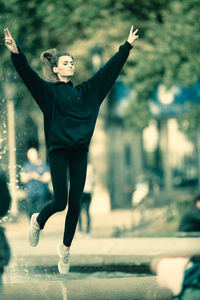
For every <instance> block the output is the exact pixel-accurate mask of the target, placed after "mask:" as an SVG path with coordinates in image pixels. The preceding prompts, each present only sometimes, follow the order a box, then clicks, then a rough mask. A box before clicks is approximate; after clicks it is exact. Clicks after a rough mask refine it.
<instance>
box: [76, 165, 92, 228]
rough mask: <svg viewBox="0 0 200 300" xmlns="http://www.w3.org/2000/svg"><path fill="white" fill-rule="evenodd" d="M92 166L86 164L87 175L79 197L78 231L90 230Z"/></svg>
mask: <svg viewBox="0 0 200 300" xmlns="http://www.w3.org/2000/svg"><path fill="white" fill-rule="evenodd" d="M94 176H95V174H94V167H93V165H92V164H91V163H88V165H87V175H86V181H85V186H84V191H83V194H82V198H81V212H80V215H79V231H80V232H86V233H90V231H91V216H90V204H91V200H92V193H93V189H94ZM83 214H85V216H86V227H85V230H84V229H83Z"/></svg>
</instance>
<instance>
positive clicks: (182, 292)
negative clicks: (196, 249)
mask: <svg viewBox="0 0 200 300" xmlns="http://www.w3.org/2000/svg"><path fill="white" fill-rule="evenodd" d="M151 269H152V271H153V272H155V273H156V275H157V277H156V278H157V282H158V284H159V285H160V286H161V287H163V288H167V289H169V290H170V291H171V292H172V294H173V296H174V299H179V300H197V299H200V253H190V254H189V253H176V254H171V255H169V256H168V257H160V258H155V259H153V260H152V263H151Z"/></svg>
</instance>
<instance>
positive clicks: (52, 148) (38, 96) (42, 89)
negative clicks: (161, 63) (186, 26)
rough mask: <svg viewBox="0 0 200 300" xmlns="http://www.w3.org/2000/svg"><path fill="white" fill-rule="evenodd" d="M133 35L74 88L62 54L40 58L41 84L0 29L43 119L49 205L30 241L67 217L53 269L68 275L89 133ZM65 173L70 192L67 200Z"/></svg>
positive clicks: (37, 217)
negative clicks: (53, 220)
mask: <svg viewBox="0 0 200 300" xmlns="http://www.w3.org/2000/svg"><path fill="white" fill-rule="evenodd" d="M137 31H138V30H137V29H136V30H135V31H133V26H132V27H131V30H130V33H129V36H128V39H127V41H126V42H125V43H124V44H123V45H122V46H120V48H119V51H118V52H117V53H116V54H115V55H114V56H113V57H112V58H111V59H110V60H109V61H108V62H107V63H106V64H105V65H104V66H103V67H102V68H101V69H100V70H99V71H97V72H96V73H95V74H94V75H93V76H92V78H90V79H89V80H87V81H84V82H82V83H81V84H79V85H77V86H74V85H73V84H72V82H71V77H73V74H74V70H75V66H74V58H73V56H72V55H71V54H69V53H68V52H66V51H57V50H56V49H49V50H47V51H45V52H43V53H42V54H41V60H42V63H43V68H44V75H45V79H46V81H44V80H43V79H41V78H40V77H39V76H38V75H37V73H35V72H34V71H33V70H32V68H31V67H30V66H29V64H28V62H27V60H26V57H25V56H24V54H23V53H22V51H21V49H19V48H18V47H17V46H16V43H15V41H14V40H13V38H12V36H11V34H10V32H9V30H8V28H6V29H4V33H5V45H6V47H7V48H8V49H9V50H10V52H11V57H12V61H13V64H14V66H15V68H16V70H17V72H18V73H19V75H20V77H21V79H22V80H23V82H24V83H25V85H26V86H27V88H28V89H29V91H30V93H31V95H32V96H33V98H34V99H35V100H36V102H37V104H38V105H39V107H40V109H41V110H42V112H43V114H44V129H45V138H46V145H47V151H48V155H49V161H50V169H51V178H52V183H53V189H54V200H53V201H52V202H51V203H49V204H47V205H46V206H45V207H44V208H43V209H42V211H41V212H40V213H39V214H33V216H32V218H31V222H30V230H29V241H30V244H31V245H32V246H36V245H37V244H38V241H39V233H40V230H41V229H43V228H44V225H45V223H46V221H47V220H48V218H49V217H50V216H51V215H53V214H54V213H56V212H58V211H62V210H64V209H65V207H66V205H67V202H68V211H67V215H66V221H65V230H64V236H63V242H62V243H61V244H59V245H58V247H57V252H58V255H59V262H58V269H59V272H60V273H62V274H67V273H68V271H69V266H70V261H69V255H70V252H69V251H70V246H71V242H72V240H73V237H74V233H75V230H76V226H77V223H78V217H79V212H80V205H81V196H82V193H83V189H84V184H85V178H86V169H87V154H88V148H89V144H90V140H91V137H92V135H93V132H94V127H95V123H96V119H97V116H98V112H99V108H100V105H101V103H102V102H103V100H104V98H105V97H106V95H107V94H108V92H109V91H110V89H111V87H112V85H113V83H114V82H115V80H116V79H117V77H118V75H119V73H120V71H121V69H122V67H123V65H124V63H125V62H126V60H127V58H128V55H129V52H130V50H131V48H132V47H133V44H134V41H135V40H136V39H137V38H138V36H137V35H136V34H137ZM67 168H69V178H70V180H69V181H70V190H69V197H68V187H67Z"/></svg>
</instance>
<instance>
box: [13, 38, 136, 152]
mask: <svg viewBox="0 0 200 300" xmlns="http://www.w3.org/2000/svg"><path fill="white" fill-rule="evenodd" d="M131 48H132V46H131V45H130V44H129V43H128V42H127V41H126V42H125V43H124V44H123V45H121V46H120V48H119V51H118V52H117V53H116V54H115V55H114V56H113V57H112V58H111V59H110V60H109V61H108V62H107V63H106V64H105V65H104V66H103V67H102V68H100V70H99V71H97V72H96V73H95V74H94V75H93V76H92V77H91V78H90V79H89V80H87V81H84V82H82V83H80V84H78V85H76V86H73V84H72V82H71V81H69V82H67V83H65V82H61V81H60V82H57V83H52V82H47V81H44V80H43V79H41V78H40V77H39V76H38V75H37V73H36V72H34V71H33V70H32V68H31V67H30V66H29V64H28V62H27V60H26V57H25V56H24V54H23V53H22V52H21V50H20V49H19V51H20V53H19V54H14V53H12V54H11V57H12V61H13V64H14V66H15V68H16V70H17V72H18V73H19V75H20V77H21V79H22V80H23V82H24V83H25V85H26V86H27V88H28V90H29V92H30V93H31V95H32V96H33V98H34V99H35V101H36V102H37V104H38V105H39V107H40V109H41V110H42V112H43V115H44V130H45V139H46V145H47V150H48V152H50V151H52V150H53V149H58V148H67V149H88V147H89V143H90V140H91V137H92V134H93V131H94V127H95V123H96V119H97V115H98V111H99V107H100V105H101V103H102V101H103V99H104V98H105V97H106V95H107V94H108V92H109V91H110V89H111V87H112V85H113V83H114V81H115V80H116V79H117V77H118V75H119V73H120V71H121V69H122V67H123V65H124V63H125V62H126V60H127V58H128V55H129V51H130V49H131Z"/></svg>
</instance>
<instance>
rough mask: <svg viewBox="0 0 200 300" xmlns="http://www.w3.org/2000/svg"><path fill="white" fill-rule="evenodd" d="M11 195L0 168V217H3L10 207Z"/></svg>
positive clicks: (4, 175)
mask: <svg viewBox="0 0 200 300" xmlns="http://www.w3.org/2000/svg"><path fill="white" fill-rule="evenodd" d="M10 203H11V197H10V193H9V190H8V186H7V178H6V174H5V172H4V171H3V170H2V169H1V168H0V217H3V216H4V215H5V214H6V213H7V212H8V209H9V207H10Z"/></svg>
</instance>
